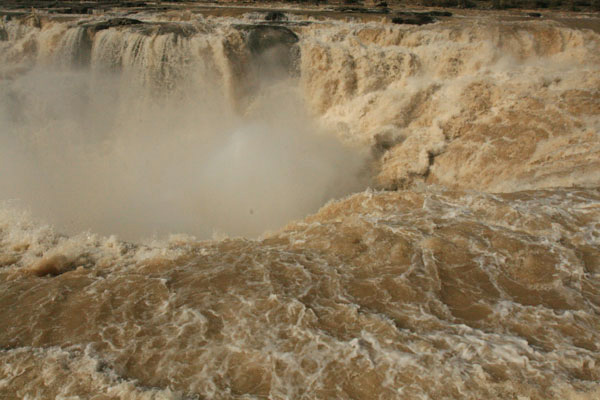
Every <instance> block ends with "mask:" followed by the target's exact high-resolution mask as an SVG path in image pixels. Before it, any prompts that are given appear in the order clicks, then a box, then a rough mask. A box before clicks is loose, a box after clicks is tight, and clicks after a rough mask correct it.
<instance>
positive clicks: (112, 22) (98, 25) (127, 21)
mask: <svg viewBox="0 0 600 400" xmlns="http://www.w3.org/2000/svg"><path fill="white" fill-rule="evenodd" d="M140 24H143V22H142V21H140V20H137V19H133V18H111V19H109V20H106V21H101V22H92V23H88V24H84V25H82V27H84V28H86V29H87V30H88V31H90V32H98V31H102V30H104V29H108V28H113V27H117V26H129V25H140Z"/></svg>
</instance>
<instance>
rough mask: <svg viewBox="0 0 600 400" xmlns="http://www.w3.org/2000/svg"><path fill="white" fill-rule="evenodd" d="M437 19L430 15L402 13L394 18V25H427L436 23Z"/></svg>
mask: <svg viewBox="0 0 600 400" xmlns="http://www.w3.org/2000/svg"><path fill="white" fill-rule="evenodd" d="M435 21H436V20H435V18H433V17H432V16H430V15H425V14H420V13H402V14H397V15H396V16H395V17H393V18H392V22H393V23H394V24H407V25H425V24H431V23H433V22H435Z"/></svg>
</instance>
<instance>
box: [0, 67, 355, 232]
mask: <svg viewBox="0 0 600 400" xmlns="http://www.w3.org/2000/svg"><path fill="white" fill-rule="evenodd" d="M206 82H207V83H206V84H204V85H203V86H201V87H191V88H184V89H183V90H179V91H168V90H163V91H158V92H157V90H156V88H148V87H145V86H138V85H136V84H135V80H134V79H128V77H127V76H125V75H123V74H112V75H111V74H106V73H99V72H91V71H89V70H80V71H70V70H40V69H37V70H33V71H30V72H29V73H27V74H25V75H22V76H20V77H19V78H16V79H14V80H12V81H7V80H6V81H2V82H0V86H1V88H0V89H1V90H0V168H1V171H0V197H1V198H2V199H17V200H18V202H19V203H20V204H21V206H22V207H25V208H30V209H31V210H32V212H33V214H34V216H36V217H38V218H41V219H43V220H45V221H48V222H50V223H51V224H54V225H55V226H56V227H57V228H58V229H59V230H62V231H65V232H66V233H75V232H79V231H82V230H87V229H89V230H92V231H94V232H98V233H101V234H118V235H119V236H121V237H122V238H125V239H130V240H138V239H141V238H145V237H149V236H152V235H159V236H162V235H164V234H168V233H180V232H183V233H189V234H193V235H196V236H198V237H200V238H208V237H210V236H211V235H212V234H213V232H215V231H217V232H224V233H227V234H230V235H247V236H256V235H258V234H260V233H261V232H264V231H265V230H268V229H276V228H278V227H280V226H282V225H284V224H285V223H286V222H288V221H289V220H291V219H294V218H301V217H303V216H304V215H306V214H308V213H310V212H313V211H316V209H318V207H319V206H320V205H322V204H323V203H324V202H326V201H327V200H328V199H330V198H333V197H339V196H342V195H345V194H347V193H349V192H352V191H354V190H358V189H361V188H362V187H363V185H364V182H361V180H360V179H359V178H358V176H359V174H360V171H361V168H362V167H363V159H362V157H361V155H360V154H358V153H357V152H356V151H354V150H350V149H347V148H344V147H343V146H342V145H341V144H340V143H339V142H338V141H337V140H335V139H333V137H332V136H331V135H328V134H326V133H324V132H320V131H319V129H318V128H317V127H316V125H315V124H314V123H313V122H312V121H311V119H310V118H309V117H308V115H307V114H306V112H305V111H304V105H303V103H302V101H301V98H300V97H301V96H300V95H299V94H298V91H297V88H296V87H295V84H294V82H293V80H289V81H288V80H283V81H279V82H278V83H272V84H268V85H263V87H262V89H261V90H260V92H258V93H256V95H255V97H254V98H253V99H252V100H251V101H250V102H249V104H250V106H249V108H247V109H246V110H245V112H244V113H243V115H241V114H240V112H239V111H234V109H235V107H233V106H232V105H231V104H230V102H229V101H228V100H227V99H226V97H225V96H224V95H222V94H221V93H222V89H221V88H219V87H218V86H216V85H211V84H209V83H208V82H211V80H210V79H209V77H207V79H206Z"/></svg>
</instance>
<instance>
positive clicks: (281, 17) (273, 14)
mask: <svg viewBox="0 0 600 400" xmlns="http://www.w3.org/2000/svg"><path fill="white" fill-rule="evenodd" d="M287 19H288V18H287V16H286V15H285V14H284V13H282V12H281V11H269V12H268V13H267V15H265V21H287Z"/></svg>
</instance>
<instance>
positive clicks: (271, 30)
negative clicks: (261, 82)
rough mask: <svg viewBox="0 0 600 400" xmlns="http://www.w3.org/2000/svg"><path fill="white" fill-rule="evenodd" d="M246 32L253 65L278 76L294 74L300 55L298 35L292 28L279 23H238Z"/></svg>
mask: <svg viewBox="0 0 600 400" xmlns="http://www.w3.org/2000/svg"><path fill="white" fill-rule="evenodd" d="M235 28H236V29H238V30H240V31H242V32H245V33H246V35H245V41H246V46H247V49H248V50H249V52H250V54H251V56H252V59H253V60H252V65H253V67H254V68H256V70H257V71H258V72H259V73H261V74H267V75H269V76H270V77H276V76H278V75H280V74H281V73H284V75H288V74H294V73H295V71H296V66H297V61H298V59H299V57H300V50H299V48H298V46H297V45H296V43H298V40H299V39H298V36H297V35H296V34H295V33H294V32H292V31H291V30H290V29H288V28H286V27H284V26H278V25H236V26H235Z"/></svg>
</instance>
